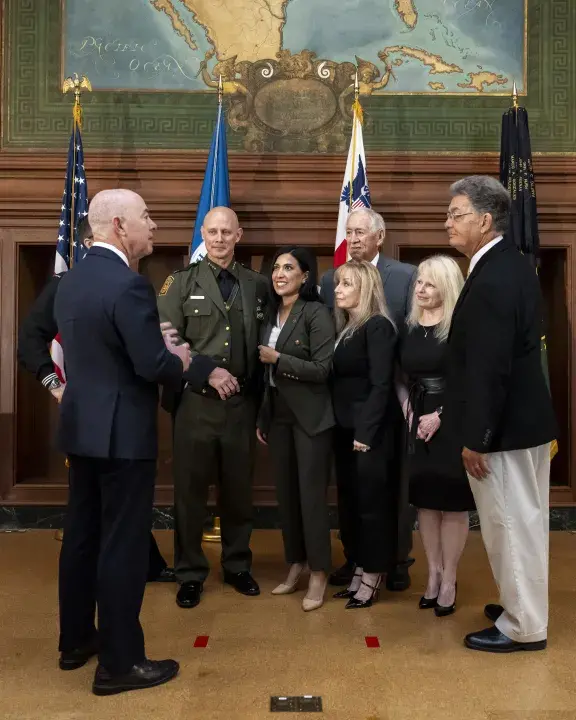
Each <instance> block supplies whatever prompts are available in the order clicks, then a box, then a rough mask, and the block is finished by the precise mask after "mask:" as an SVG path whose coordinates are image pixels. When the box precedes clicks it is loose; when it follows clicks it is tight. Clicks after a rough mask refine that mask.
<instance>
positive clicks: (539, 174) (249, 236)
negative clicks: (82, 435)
mask: <svg viewBox="0 0 576 720" xmlns="http://www.w3.org/2000/svg"><path fill="white" fill-rule="evenodd" d="M205 162H206V155H205V154H192V153H182V152H149V153H146V152H141V153H137V154H128V153H124V154H122V153H117V154H113V153H105V152H103V153H90V154H88V155H87V157H86V172H87V176H88V185H89V190H90V196H93V195H94V194H95V193H96V192H97V191H98V190H101V189H103V188H109V187H128V188H131V189H133V190H135V191H136V192H139V193H140V194H141V195H142V196H143V197H144V198H145V200H146V202H147V203H148V205H149V207H150V210H151V214H152V217H153V218H154V220H155V221H156V222H157V223H158V226H159V227H158V231H157V235H156V252H155V256H153V257H152V258H151V259H149V260H147V261H145V262H144V263H143V266H142V271H143V272H145V273H146V274H147V275H148V276H149V277H150V278H151V280H152V281H153V282H154V283H155V284H158V283H159V282H161V280H162V279H163V277H164V275H165V274H167V273H168V272H169V271H170V270H171V269H172V268H174V267H178V266H180V265H181V263H182V257H183V255H185V253H186V250H187V247H188V245H189V242H190V238H191V234H192V227H193V221H194V210H195V206H196V202H197V199H198V195H199V191H200V186H201V183H202V179H203V175H204V167H205ZM344 163H345V158H344V157H341V156H338V157H335V156H317V155H315V156H309V155H296V156H295V155H291V156H288V155H283V156H272V155H265V156H252V155H244V154H242V155H232V156H231V157H230V172H231V189H232V204H233V207H234V208H235V209H236V211H237V212H238V214H239V216H240V219H241V223H242V225H243V227H244V239H243V241H242V248H241V257H243V258H244V259H246V260H250V259H251V260H252V262H253V263H254V264H255V265H256V266H258V267H259V266H260V263H261V262H262V259H263V258H265V257H266V256H269V254H270V253H271V251H272V250H273V248H274V246H278V245H280V244H285V243H299V244H306V245H309V246H311V247H312V248H314V249H315V250H316V251H317V253H318V255H319V257H320V265H321V267H328V266H329V265H330V262H331V260H330V256H331V253H332V248H333V244H334V234H335V226H336V217H337V200H338V194H339V191H340V186H341V182H342V173H343V169H344ZM367 164H368V177H369V181H370V190H371V194H372V199H373V203H374V207H375V209H377V210H378V211H379V212H382V213H383V215H384V218H385V220H386V224H387V237H386V249H387V252H388V253H389V254H390V255H392V256H394V257H397V258H400V259H401V260H406V261H408V262H417V261H418V260H419V259H420V258H422V257H423V256H425V255H427V254H430V253H431V252H434V251H436V250H442V249H444V250H446V249H447V244H446V236H445V233H444V230H443V218H444V213H445V211H446V206H447V203H448V192H447V191H448V186H449V185H450V183H451V182H453V181H454V180H456V179H458V178H459V177H462V176H463V175H468V174H473V173H490V174H496V173H497V171H498V158H497V156H473V155H470V156H463V155H461V156H454V155H451V156H414V155H395V156H382V155H375V156H370V157H368V161H367ZM64 169H65V153H64V152H60V153H54V154H50V153H48V154H43V155H41V154H39V153H34V154H28V153H18V154H16V153H8V152H0V288H1V294H0V438H1V439H0V443H1V448H2V452H0V501H1V502H3V503H5V504H25V503H29V504H45V505H53V504H59V503H64V502H65V500H66V482H65V472H64V470H63V458H62V457H61V456H59V455H58V454H57V453H55V451H54V450H53V449H51V444H52V435H53V430H54V425H55V421H56V414H57V409H56V408H55V407H54V405H53V403H51V402H50V398H49V397H48V396H47V394H46V392H45V391H44V390H43V389H42V388H40V387H39V385H38V383H36V382H35V381H34V380H33V378H31V377H29V376H28V375H27V374H26V373H22V372H20V371H19V370H18V369H17V366H16V334H17V327H18V323H19V321H20V319H21V318H22V317H23V316H24V314H25V312H26V311H27V308H28V307H29V305H30V303H31V301H32V299H33V297H34V296H35V294H36V293H37V292H38V291H39V290H40V288H41V287H42V285H43V283H44V282H45V281H46V280H47V279H48V277H49V274H50V271H51V265H52V262H53V253H54V246H55V240H56V228H57V219H58V216H59V211H60V198H61V195H62V189H63V179H64ZM535 171H536V181H537V193H538V206H539V212H540V215H539V217H540V233H541V243H542V247H543V264H542V270H541V273H540V275H541V280H542V286H543V289H544V293H545V297H546V301H547V310H548V346H549V359H550V375H551V383H552V390H553V395H554V401H555V406H556V410H557V413H558V416H559V420H560V424H561V426H562V432H561V436H560V438H559V441H560V453H559V455H558V456H557V457H556V459H555V460H554V462H553V477H552V481H553V484H554V488H553V491H552V500H553V502H555V503H558V504H562V505H567V504H572V503H573V502H574V500H575V489H576V466H575V461H574V454H573V452H572V448H574V447H576V445H574V429H575V428H576V422H575V417H574V407H575V403H574V402H573V397H574V391H575V384H574V379H573V378H574V372H573V365H572V362H573V360H572V359H573V357H574V335H573V332H572V319H573V313H574V302H575V298H574V278H575V271H576V265H575V263H576V255H575V252H576V205H575V198H576V158H564V157H553V156H541V157H536V158H535ZM166 422H167V421H166V419H164V420H163V431H162V435H163V437H162V438H161V445H162V448H163V449H162V456H161V458H160V467H159V480H158V486H157V501H158V502H160V503H170V502H171V499H172V489H171V483H170V479H169V478H170V462H171V457H170V442H169V432H168V431H167V428H168V426H167V425H166ZM534 422H538V418H534ZM258 465H259V470H258V472H257V477H256V481H255V502H256V503H259V504H267V503H271V502H273V499H274V496H273V490H272V479H271V478H270V476H269V473H268V472H267V465H266V458H265V457H264V456H260V457H259V461H258Z"/></svg>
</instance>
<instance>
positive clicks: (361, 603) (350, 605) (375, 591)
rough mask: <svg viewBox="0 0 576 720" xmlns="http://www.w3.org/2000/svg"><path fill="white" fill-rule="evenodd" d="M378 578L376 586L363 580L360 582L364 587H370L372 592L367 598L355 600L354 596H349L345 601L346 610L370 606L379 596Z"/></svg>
mask: <svg viewBox="0 0 576 720" xmlns="http://www.w3.org/2000/svg"><path fill="white" fill-rule="evenodd" d="M381 579H382V578H380V580H379V581H378V584H377V585H376V587H374V586H372V585H368V583H365V582H364V581H363V580H362V581H361V582H360V584H361V585H365V586H366V587H369V588H371V589H372V594H371V595H370V597H369V598H368V600H357V599H356V598H355V597H351V598H350V600H348V602H347V603H346V608H345V609H346V610H359V609H360V608H369V607H372V605H373V603H375V602H376V601H377V600H378V598H379V597H380V581H381Z"/></svg>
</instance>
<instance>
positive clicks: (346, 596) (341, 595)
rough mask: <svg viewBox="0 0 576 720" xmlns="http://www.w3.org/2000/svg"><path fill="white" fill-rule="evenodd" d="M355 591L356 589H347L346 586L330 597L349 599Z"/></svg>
mask: <svg viewBox="0 0 576 720" xmlns="http://www.w3.org/2000/svg"><path fill="white" fill-rule="evenodd" d="M357 592H358V591H357V590H348V588H346V590H338V592H336V593H334V595H332V597H333V598H336V600H349V599H350V598H352V597H354V595H356V593H357Z"/></svg>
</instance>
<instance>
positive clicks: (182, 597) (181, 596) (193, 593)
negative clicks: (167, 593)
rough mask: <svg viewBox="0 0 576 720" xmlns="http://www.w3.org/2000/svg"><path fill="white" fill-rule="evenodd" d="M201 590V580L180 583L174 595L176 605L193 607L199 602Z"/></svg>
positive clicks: (202, 586)
mask: <svg viewBox="0 0 576 720" xmlns="http://www.w3.org/2000/svg"><path fill="white" fill-rule="evenodd" d="M203 591H204V585H203V583H201V582H194V581H192V582H187V583H182V585H180V590H178V594H177V595H176V605H178V606H179V607H181V608H195V607H196V605H199V604H200V595H202V592H203Z"/></svg>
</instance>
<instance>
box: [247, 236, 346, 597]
mask: <svg viewBox="0 0 576 720" xmlns="http://www.w3.org/2000/svg"><path fill="white" fill-rule="evenodd" d="M270 297H271V299H272V303H271V306H272V309H271V313H270V316H269V321H268V322H267V323H266V324H265V326H264V330H263V334H262V345H260V348H259V349H260V360H261V361H262V362H263V363H264V364H265V366H266V369H265V378H266V392H265V398H264V402H263V405H262V409H261V411H260V414H259V419H258V432H257V435H258V439H259V440H260V442H263V443H267V444H268V446H269V449H270V456H271V459H272V463H273V467H274V468H275V474H276V486H277V494H278V507H279V512H280V519H281V524H282V536H283V540H284V550H285V554H286V560H287V562H288V563H289V564H290V570H289V572H288V577H287V578H286V580H285V581H284V582H283V583H281V584H280V585H279V586H278V587H277V588H275V589H274V590H273V591H272V592H273V594H275V595H286V594H288V593H292V592H294V591H295V590H296V589H297V585H298V581H299V578H300V575H301V574H302V572H303V571H304V569H305V568H306V566H308V567H309V569H310V582H309V586H308V592H307V593H306V596H305V597H304V600H303V602H302V608H303V609H304V610H305V611H309V610H316V609H317V608H319V607H321V606H322V604H323V602H324V594H325V592H326V584H327V581H328V573H329V572H330V570H331V565H332V562H331V547H330V522H329V516H328V502H327V498H326V493H327V488H328V482H329V479H330V466H331V445H332V431H331V429H332V427H333V425H334V415H333V412H332V401H331V397H330V390H329V387H328V377H329V374H330V367H331V363H332V354H333V352H334V337H335V331H334V323H333V320H332V316H331V314H330V311H329V310H328V308H327V307H326V306H325V305H324V304H323V303H322V302H321V301H320V298H319V295H318V290H317V267H316V258H315V257H314V256H313V255H312V254H311V253H310V252H309V251H308V250H306V249H305V248H301V247H290V248H286V249H281V250H279V251H278V252H277V253H276V256H275V258H274V261H273V264H272V277H271V293H270Z"/></svg>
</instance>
